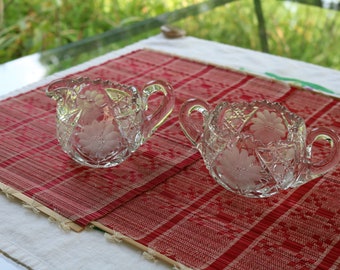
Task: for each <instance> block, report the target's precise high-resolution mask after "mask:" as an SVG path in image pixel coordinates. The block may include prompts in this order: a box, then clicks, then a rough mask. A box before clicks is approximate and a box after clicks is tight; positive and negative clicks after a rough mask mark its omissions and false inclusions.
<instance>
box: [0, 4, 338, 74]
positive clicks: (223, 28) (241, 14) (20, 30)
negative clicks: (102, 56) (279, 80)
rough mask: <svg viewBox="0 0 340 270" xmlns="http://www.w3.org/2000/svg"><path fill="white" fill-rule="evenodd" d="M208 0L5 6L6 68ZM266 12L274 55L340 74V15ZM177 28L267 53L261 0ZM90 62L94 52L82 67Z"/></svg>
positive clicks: (0, 23) (309, 8)
mask: <svg viewBox="0 0 340 270" xmlns="http://www.w3.org/2000/svg"><path fill="white" fill-rule="evenodd" d="M202 1H203V0H168V1H160V0H86V1H83V0H46V1H42V0H0V63H4V62H7V61H10V60H13V59H16V58H19V57H21V56H24V55H28V54H32V53H35V52H41V51H46V50H49V49H53V48H58V47H60V46H64V45H67V44H70V43H72V42H76V41H79V40H83V39H85V38H88V37H93V36H95V35H98V34H101V33H104V32H105V31H108V30H111V29H115V28H119V27H124V26H128V25H133V24H135V23H138V22H142V21H143V20H145V19H147V18H151V17H156V16H159V15H160V14H163V13H166V12H171V11H174V10H177V9H181V8H184V7H188V6H190V5H192V4H197V3H200V2H202ZM304 2H308V1H304ZM309 2H313V3H315V2H320V1H309ZM262 8H263V16H264V19H265V26H266V30H267V31H266V32H267V36H268V47H269V52H270V53H272V54H276V55H280V56H284V57H289V58H294V59H298V60H302V61H307V62H311V63H315V64H318V65H322V66H326V67H330V68H335V69H340V53H339V44H340V17H339V16H340V12H339V11H336V10H330V9H327V8H320V7H317V6H313V5H305V4H299V3H295V2H294V1H279V0H265V1H262ZM173 24H174V25H175V26H178V27H181V28H183V29H185V30H186V32H187V34H188V35H191V36H196V37H199V38H204V39H210V40H215V41H218V42H222V43H226V44H230V45H235V46H240V47H244V48H250V49H253V50H261V43H260V38H259V35H258V21H257V17H256V12H255V7H254V1H253V0H239V1H233V2H231V3H227V4H225V5H222V6H220V7H217V8H214V9H213V10H211V11H207V12H202V13H201V14H200V15H198V16H189V17H187V18H185V19H181V20H179V21H176V22H175V23H173ZM157 33H159V29H153V30H148V31H145V32H144V31H143V32H142V33H140V34H139V35H136V37H135V39H131V38H129V39H128V40H126V41H122V42H117V43H114V44H111V45H110V46H107V48H106V49H105V50H102V51H100V53H104V52H105V51H108V50H112V49H116V48H119V47H122V46H124V45H126V44H128V43H131V42H134V41H135V40H138V39H141V38H145V37H147V36H150V35H154V34H157ZM97 54H98V51H97V52H96V54H95V55H97ZM90 57H92V55H91V54H89V53H86V54H85V55H83V56H82V57H81V58H80V60H78V62H80V61H85V60H86V59H87V58H90ZM71 64H74V62H72V63H70V65H71ZM66 65H67V64H66Z"/></svg>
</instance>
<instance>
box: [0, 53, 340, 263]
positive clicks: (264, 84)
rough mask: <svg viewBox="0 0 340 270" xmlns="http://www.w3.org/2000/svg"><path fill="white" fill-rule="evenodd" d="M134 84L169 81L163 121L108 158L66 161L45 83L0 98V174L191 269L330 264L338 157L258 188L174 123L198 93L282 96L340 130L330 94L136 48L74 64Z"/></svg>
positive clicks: (338, 227) (338, 232) (234, 97)
mask: <svg viewBox="0 0 340 270" xmlns="http://www.w3.org/2000/svg"><path fill="white" fill-rule="evenodd" d="M83 75H86V76H90V77H100V78H107V79H110V80H116V81H118V82H121V83H127V84H134V85H136V86H137V87H139V88H141V87H142V86H143V85H144V84H145V83H146V82H148V81H150V80H152V79H163V80H166V81H168V82H170V83H171V84H172V85H173V87H174V89H175V95H176V105H175V109H174V111H173V113H172V114H171V115H170V118H169V119H168V120H167V121H166V123H165V124H164V125H163V126H162V127H160V129H159V130H157V131H156V133H155V134H154V135H153V137H152V138H151V139H150V140H149V141H147V142H146V143H145V144H144V145H143V146H141V147H140V148H139V149H138V150H137V152H136V153H134V155H132V156H131V157H130V158H129V159H128V160H127V161H125V162H124V163H123V164H121V165H119V166H118V167H115V168H110V169H89V168H84V167H81V166H79V165H77V164H75V163H74V162H73V161H71V160H70V159H69V157H68V156H66V154H64V153H63V152H62V151H61V148H60V147H59V145H58V143H57V141H56V138H55V125H54V117H55V103H54V102H53V101H52V100H50V99H48V98H47V97H46V96H45V94H44V91H43V90H44V87H41V88H38V89H32V91H30V92H28V93H25V94H21V95H20V96H16V97H14V98H9V99H7V100H4V101H1V102H0V104H1V105H0V116H1V117H0V127H1V129H0V134H1V138H2V140H1V142H0V164H1V165H0V181H1V182H2V183H4V184H6V185H8V186H10V187H13V188H15V189H16V190H19V191H20V192H22V193H24V194H25V195H27V196H29V197H32V198H34V199H35V200H37V201H38V202H40V203H42V204H44V205H46V206H47V207H50V208H51V209H53V210H55V211H56V212H58V213H60V214H61V215H63V216H65V217H66V218H69V219H71V220H73V221H75V222H76V223H78V224H80V225H86V224H88V223H89V222H91V221H95V220H96V221H97V222H100V223H101V224H103V225H104V226H106V227H107V228H108V229H112V230H114V231H117V232H120V233H122V234H123V235H125V236H127V237H130V238H132V239H134V240H136V241H137V242H139V243H141V244H143V245H145V246H147V247H149V248H151V249H153V250H155V251H158V252H160V253H161V254H164V255H166V256H168V257H169V258H171V259H173V260H175V261H178V262H179V263H181V264H183V265H186V266H188V267H191V268H194V269H247V268H249V269H337V267H340V256H339V254H340V208H339V207H340V206H339V198H340V167H339V166H337V167H336V168H335V169H334V170H332V171H330V172H329V173H328V174H326V175H325V176H324V177H321V178H319V179H316V180H313V181H311V182H309V183H307V184H305V185H303V186H301V187H299V188H296V189H291V190H287V191H283V192H281V193H280V194H278V195H276V196H273V197H271V198H267V199H249V198H243V197H241V196H238V195H235V194H232V193H231V192H228V191H226V190H224V189H223V188H222V187H220V186H219V185H218V184H216V183H215V182H214V180H213V179H212V178H211V176H210V175H209V173H208V171H207V169H206V168H205V166H204V163H203V161H202V159H201V158H200V155H199V154H198V152H197V151H196V150H194V149H193V147H192V146H191V145H190V142H189V141H188V140H187V138H185V136H184V134H183V132H182V131H181V129H180V126H179V123H178V112H179V108H180V105H181V104H182V103H183V102H184V101H185V100H187V99H188V98H192V97H198V98H202V99H205V100H207V101H208V102H209V103H210V104H211V105H213V106H214V105H216V104H217V103H218V102H220V101H222V100H228V101H253V100H263V99H266V100H269V101H279V102H281V103H283V104H284V105H285V106H286V107H287V108H288V109H289V110H291V111H292V112H294V113H297V114H298V115H300V116H301V117H303V118H304V119H305V121H306V124H307V127H308V129H310V128H312V127H315V126H329V127H332V128H333V129H334V130H335V131H337V132H338V133H339V132H340V122H339V119H340V102H339V100H338V99H336V98H333V97H329V96H324V95H321V94H318V93H315V92H312V91H307V90H303V89H301V88H299V87H295V86H290V85H287V84H284V83H281V82H278V81H275V80H270V79H265V78H261V77H258V76H253V75H251V74H247V73H244V72H241V71H235V70H231V69H227V68H222V67H216V66H212V65H208V64H204V63H199V62H195V61H192V60H188V59H183V58H179V57H176V56H171V55H166V54H162V53H158V52H153V51H148V50H138V51H135V52H132V53H130V54H127V55H124V56H122V57H119V58H117V59H113V60H110V61H108V62H105V63H103V64H101V65H100V66H95V67H91V68H89V69H87V70H84V71H82V72H79V73H78V74H72V76H83Z"/></svg>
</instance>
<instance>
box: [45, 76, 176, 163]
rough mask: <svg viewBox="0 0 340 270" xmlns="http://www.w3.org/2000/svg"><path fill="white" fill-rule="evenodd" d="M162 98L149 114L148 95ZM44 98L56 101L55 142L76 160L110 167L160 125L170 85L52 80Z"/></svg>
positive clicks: (170, 93)
mask: <svg viewBox="0 0 340 270" xmlns="http://www.w3.org/2000/svg"><path fill="white" fill-rule="evenodd" d="M156 93H160V94H161V99H160V98H158V99H157V98H156V101H158V104H156V106H154V107H155V108H154V109H153V110H152V111H150V110H149V109H148V106H149V97H150V96H151V95H153V94H156ZM46 94H47V95H48V96H49V97H51V98H53V99H55V100H56V101H57V113H56V125H57V138H58V140H59V143H60V145H61V147H62V149H63V150H64V151H65V152H66V153H67V154H68V155H69V156H70V157H72V158H73V159H74V160H75V161H77V162H79V163H80V164H82V165H86V166H90V167H112V166H115V165H117V164H119V163H121V162H123V161H124V160H125V159H126V158H128V157H129V156H130V155H131V153H133V152H134V151H136V149H137V148H138V147H139V146H140V145H141V144H143V142H144V141H145V140H147V139H148V138H149V137H150V136H151V135H152V134H153V132H154V131H155V130H156V129H157V128H158V127H159V126H160V125H161V124H162V123H163V122H164V121H165V119H166V118H167V116H168V115H169V114H170V113H171V111H172V109H173V106H174V94H173V89H172V86H171V85H170V84H169V83H167V82H164V81H151V82H149V83H147V84H146V85H145V86H144V88H143V89H142V90H141V91H139V90H138V89H137V88H136V87H135V86H132V85H123V84H120V83H117V82H112V81H109V80H102V79H94V80H92V79H90V78H87V77H80V78H69V79H61V80H57V81H54V82H52V83H51V84H50V85H49V86H48V88H47V90H46Z"/></svg>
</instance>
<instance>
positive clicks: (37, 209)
mask: <svg viewBox="0 0 340 270" xmlns="http://www.w3.org/2000/svg"><path fill="white" fill-rule="evenodd" d="M0 191H1V192H3V193H4V194H5V196H6V197H7V198H8V199H11V200H15V199H17V200H19V201H20V202H21V203H22V205H23V207H25V208H27V209H30V210H32V211H33V212H34V213H35V214H40V213H43V214H45V215H47V216H48V217H49V220H50V221H52V220H53V222H54V223H56V224H58V226H59V227H60V228H62V229H63V230H66V231H67V230H72V231H75V232H81V231H82V230H83V229H84V228H83V227H81V226H79V225H78V224H76V223H74V222H72V221H71V220H69V219H67V218H65V217H63V216H61V215H60V214H58V213H57V212H55V211H53V210H51V209H49V208H47V207H46V206H44V205H42V204H41V203H39V202H37V201H35V200H33V199H31V198H30V197H28V196H26V195H24V194H22V193H20V192H19V191H17V190H15V189H14V188H11V187H9V186H7V185H5V184H3V183H1V182H0Z"/></svg>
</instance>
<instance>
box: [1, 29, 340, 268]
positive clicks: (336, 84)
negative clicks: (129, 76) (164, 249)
mask: <svg viewBox="0 0 340 270" xmlns="http://www.w3.org/2000/svg"><path fill="white" fill-rule="evenodd" d="M140 48H150V49H154V50H157V51H163V52H167V53H170V54H174V55H179V56H183V57H188V58H191V59H197V60H199V61H203V62H207V63H212V64H216V65H220V66H229V67H233V68H235V69H244V70H246V71H249V72H252V73H256V74H259V75H263V74H264V73H265V72H271V73H274V74H277V75H280V76H284V77H290V78H296V79H299V80H303V81H307V82H312V83H315V84H318V85H321V86H323V87H326V88H328V89H330V90H332V91H334V92H336V95H337V96H340V71H336V70H332V69H328V68H324V67H320V66H316V65H312V64H308V63H304V62H300V61H295V60H291V59H286V58H282V57H277V56H273V55H269V54H264V53H261V52H255V51H252V50H247V49H242V48H237V47H233V46H229V45H225V44H220V43H216V42H211V41H206V40H201V39H197V38H193V37H185V38H180V39H173V40H169V39H165V38H164V37H163V36H162V35H157V36H154V37H151V38H149V39H146V40H143V41H140V42H138V43H135V44H133V45H131V46H128V47H125V48H123V49H120V50H117V51H113V52H111V53H109V54H106V55H104V56H102V57H99V58H96V59H93V60H91V61H89V62H86V63H84V64H82V65H79V66H76V67H73V68H70V69H68V70H66V71H63V72H59V73H56V74H54V75H52V76H49V77H47V78H45V79H43V80H41V81H39V82H37V83H34V84H32V85H29V86H27V87H24V88H21V89H18V90H16V91H9V90H6V87H4V86H2V87H0V97H2V98H4V97H8V96H13V95H15V94H18V93H21V92H25V91H28V90H30V89H33V88H35V87H37V86H39V85H44V84H46V83H47V82H49V81H51V80H54V79H56V78H60V77H63V76H65V75H66V74H70V73H73V72H75V71H78V70H82V69H84V68H86V67H88V66H90V65H94V64H99V63H101V62H104V61H106V60H108V59H112V58H115V57H118V56H120V55H123V54H125V53H128V52H131V51H133V50H136V49H140ZM13 79H15V78H13ZM0 217H1V218H2V222H1V223H0V250H2V251H3V252H6V253H7V254H9V255H10V256H11V257H12V258H14V259H16V260H19V261H20V262H22V263H23V264H25V265H27V266H29V267H31V268H32V269H34V270H40V269H55V270H58V269H60V270H68V269H83V270H87V269H89V270H90V269H120V270H124V269H151V270H152V269H169V268H171V267H170V266H168V265H165V264H163V263H161V262H156V263H155V262H150V261H147V260H146V259H145V258H144V257H143V256H142V253H141V251H139V250H136V249H134V248H132V247H130V246H128V245H126V244H122V243H120V244H113V243H111V242H109V241H107V240H106V239H105V238H104V235H103V233H102V232H100V231H97V230H90V231H84V232H81V233H79V234H78V233H74V232H64V231H63V230H61V229H59V227H58V226H57V225H56V224H54V223H51V222H50V221H49V220H48V219H47V218H46V217H45V216H42V215H36V214H34V213H33V212H32V211H30V210H27V209H24V208H23V207H22V206H21V205H20V204H19V203H17V202H14V201H11V200H9V199H7V198H6V196H5V195H3V194H0ZM0 269H6V268H5V261H4V260H3V259H1V257H0ZM18 269H21V268H20V267H19V266H18Z"/></svg>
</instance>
